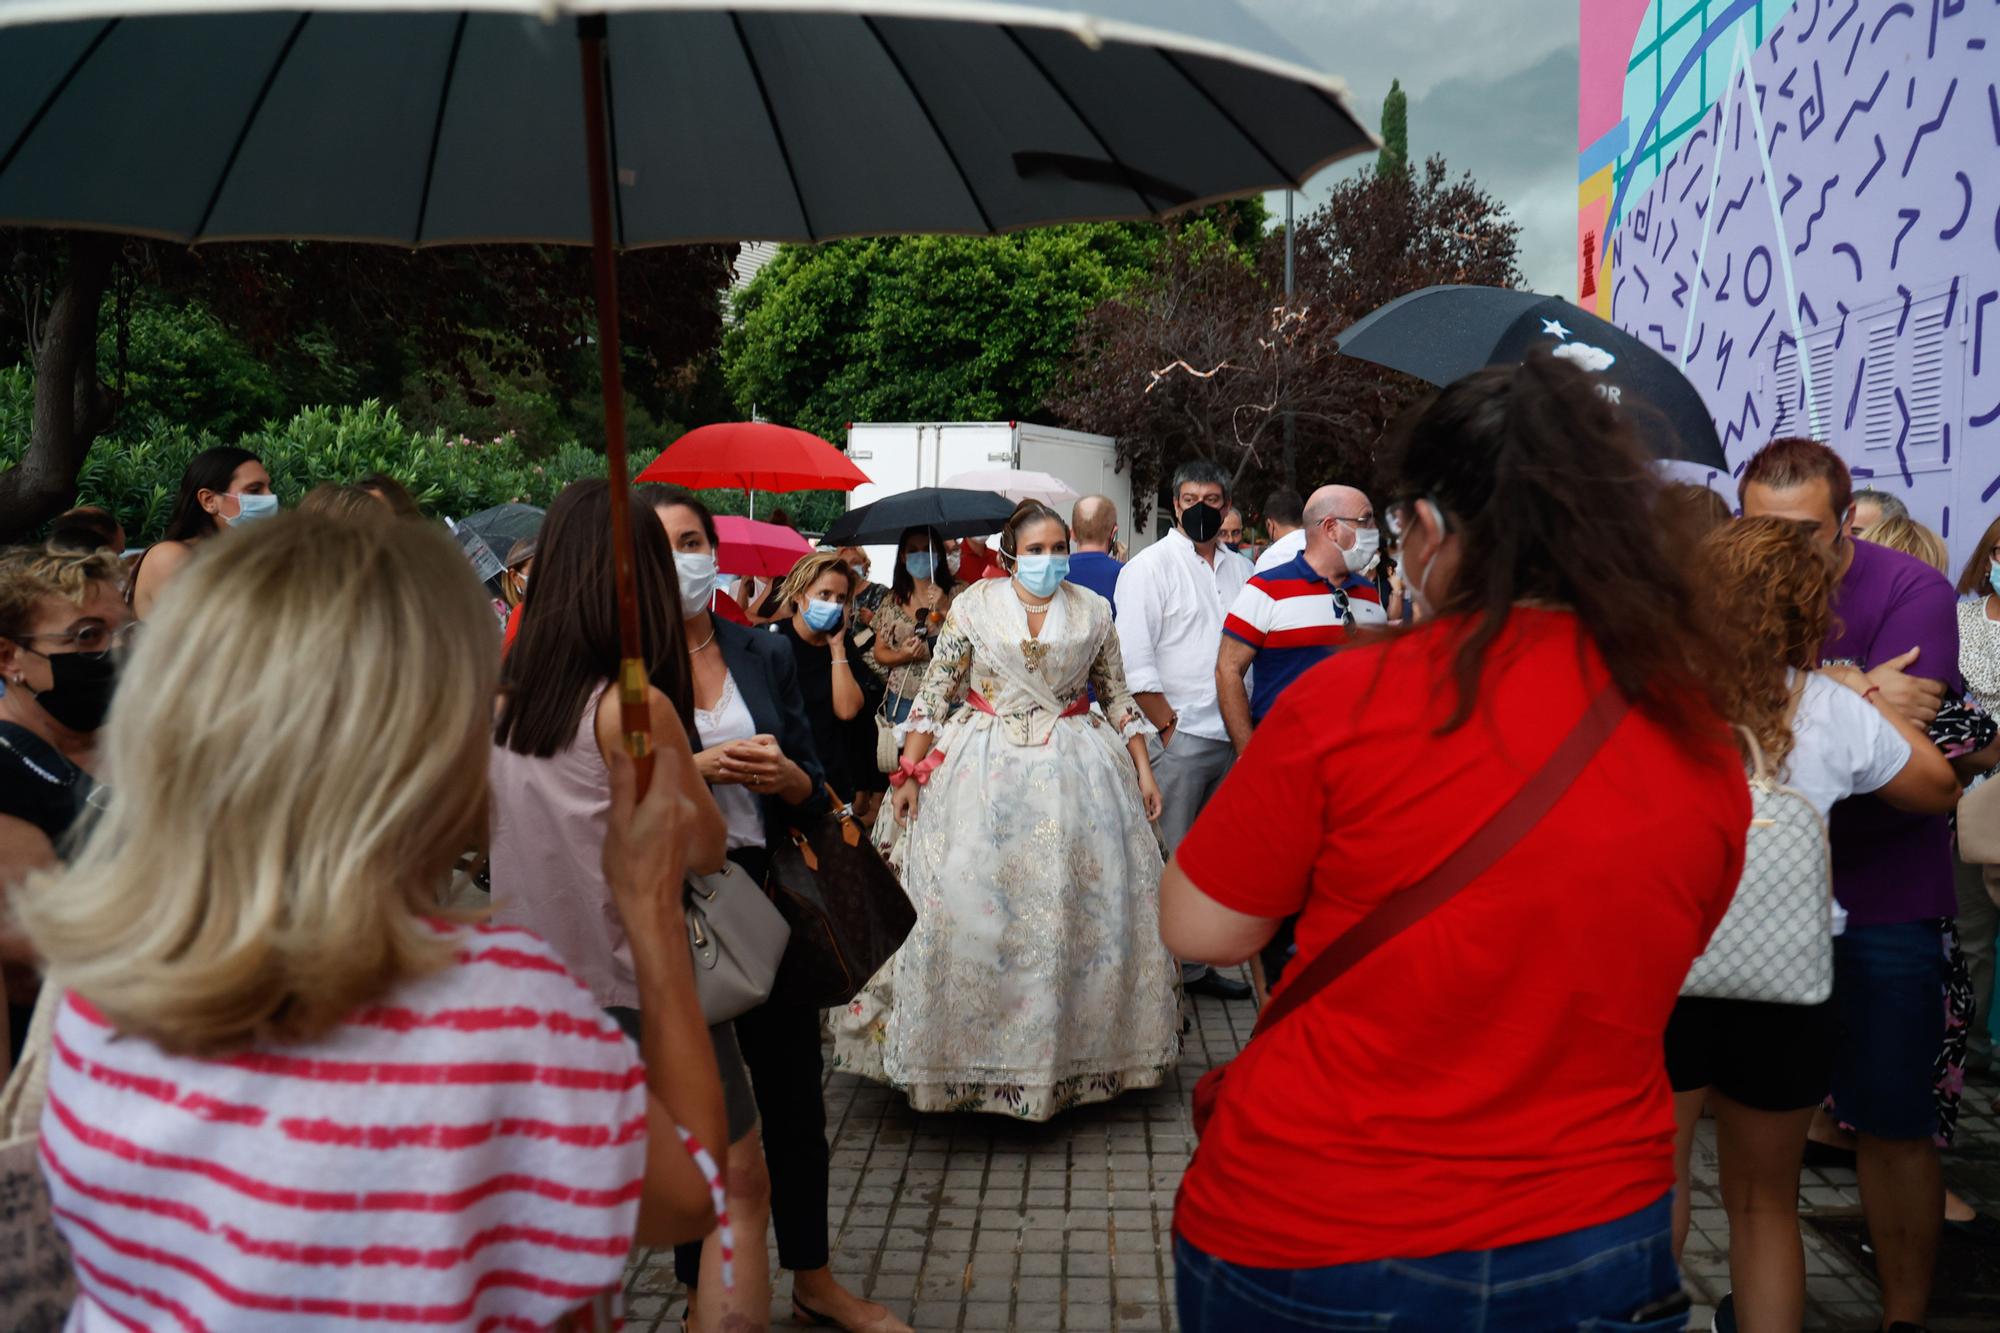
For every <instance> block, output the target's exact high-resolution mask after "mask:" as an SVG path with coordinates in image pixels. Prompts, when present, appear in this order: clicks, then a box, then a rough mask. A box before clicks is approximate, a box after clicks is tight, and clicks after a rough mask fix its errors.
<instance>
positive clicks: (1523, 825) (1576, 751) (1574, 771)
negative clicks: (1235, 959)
mask: <svg viewBox="0 0 2000 1333" xmlns="http://www.w3.org/2000/svg"><path fill="white" fill-rule="evenodd" d="M1626 712H1627V704H1626V702H1625V696H1624V695H1623V694H1621V693H1619V691H1618V687H1617V685H1616V684H1611V685H1606V686H1605V687H1604V689H1603V690H1602V691H1601V692H1600V693H1599V694H1598V696H1597V697H1596V698H1595V699H1593V700H1592V701H1591V704H1590V707H1589V708H1587V709H1585V710H1584V714H1583V717H1582V718H1581V719H1580V720H1579V721H1578V722H1577V724H1576V725H1575V726H1574V727H1572V728H1571V729H1570V733H1569V735H1567V736H1565V737H1564V738H1563V740H1562V743H1561V744H1560V745H1558V746H1556V750H1555V753H1554V754H1552V755H1550V756H1549V758H1548V762H1547V763H1545V764H1543V765H1542V766H1541V768H1539V769H1537V770H1536V771H1535V773H1534V775H1533V776H1531V777H1530V778H1529V779H1528V780H1527V782H1526V783H1525V784H1523V786H1522V787H1521V790H1519V791H1517V792H1515V793H1514V795H1513V796H1512V797H1510V798H1509V799H1508V801H1507V803H1506V804H1505V805H1503V806H1501V807H1500V809H1499V811H1498V812H1496V813H1495V814H1494V816H1493V817H1492V818H1491V819H1489V820H1487V821H1486V823H1485V824H1483V825H1481V826H1480V827H1479V828H1478V829H1477V830H1476V831H1475V832H1474V833H1473V835H1472V836H1471V837H1470V838H1468V839H1466V840H1465V841H1464V842H1463V843H1461V844H1459V846H1458V848H1457V850H1455V851H1454V852H1452V854H1451V855H1449V856H1447V857H1445V859H1444V861H1443V862H1442V863H1441V864H1440V865H1439V866H1438V867H1437V868H1436V869H1435V870H1433V871H1431V872H1430V873H1429V874H1428V875H1425V876H1424V877H1423V878H1422V879H1420V880H1418V881H1417V882H1416V883H1415V884H1412V885H1411V886H1410V887H1409V888H1407V889H1404V890H1403V891H1402V892H1400V893H1392V894H1390V895H1389V896H1388V897H1387V898H1384V899H1383V900H1382V901H1381V902H1380V903H1378V904H1376V906H1375V909H1374V910H1373V911H1371V912H1370V913H1368V915H1367V916H1364V917H1362V918H1361V920H1359V921H1357V922H1355V923H1354V925H1352V926H1350V927H1349V928H1348V929H1347V930H1346V931H1345V932H1343V933H1342V934H1341V936H1340V937H1339V938H1338V939H1336V940H1334V942H1333V943H1331V944H1329V945H1327V946H1326V948H1325V949H1323V950H1322V951H1321V952H1320V953H1319V955H1318V956H1317V957H1315V958H1314V959H1313V960H1312V962H1311V963H1309V964H1307V965H1306V966H1305V967H1304V968H1302V969H1301V970H1300V971H1299V973H1298V974H1297V976H1296V977H1295V978H1294V979H1293V980H1291V981H1289V982H1288V983H1286V985H1285V986H1284V987H1283V988H1282V989H1281V990H1280V991H1279V992H1278V994H1277V995H1275V996H1273V997H1272V999H1271V1002H1270V1003H1269V1004H1267V1005H1265V1006H1264V1011H1263V1012H1262V1013H1261V1014H1259V1015H1258V1016H1257V1026H1256V1027H1255V1028H1253V1029H1252V1030H1251V1032H1250V1040H1251V1041H1253V1042H1254V1041H1256V1039H1257V1038H1258V1037H1260V1036H1262V1035H1263V1034H1264V1033H1266V1032H1268V1031H1270V1030H1271V1029H1272V1028H1274V1027H1276V1026H1277V1025H1278V1024H1279V1023H1282V1022H1283V1021H1284V1020H1285V1019H1286V1018H1287V1017H1288V1016H1290V1015H1291V1014H1293V1013H1295V1012H1296V1011H1298V1010H1300V1009H1302V1008H1304V1007H1305V1005H1306V1003H1307V1002H1308V1001H1309V1000H1311V999H1312V998H1313V997H1315V996H1317V995H1318V994H1319V993H1320V992H1321V991H1324V990H1325V989H1326V988H1327V987H1328V986H1330V985H1332V984H1333V983H1334V982H1335V981H1338V980H1339V979H1340V978H1341V977H1342V976H1343V975H1345V974H1346V973H1347V971H1348V970H1349V969H1350V968H1352V967H1353V966H1354V965H1355V964H1356V963H1359V962H1360V961H1361V960H1362V959H1364V958H1366V957H1368V956H1369V955H1370V954H1372V953H1374V952H1375V950H1377V949H1379V948H1380V947H1382V946H1383V945H1384V944H1387V943H1388V942H1389V941H1390V940H1392V939H1394V938H1396V936H1398V935H1400V934H1402V933H1403V932H1404V931H1406V930H1408V929H1409V928H1410V927H1411V926H1414V925H1416V924H1417V923H1418V922H1419V921H1421V920H1423V919H1424V918H1425V917H1427V916H1429V915H1430V914H1431V913H1432V912H1434V911H1436V910H1437V909H1438V908H1440V907H1442V906H1444V905H1445V904H1446V903H1447V902H1449V901H1451V899H1452V898H1453V897H1455V896H1456V895H1457V894H1458V892H1459V890H1460V889H1463V888H1465V887H1467V886H1468V885H1470V884H1472V883H1474V882H1475V881H1477V880H1478V878H1479V877H1480V876H1481V875H1483V874H1485V873H1486V872H1487V871H1488V870H1490V869H1492V868H1493V866H1494V863H1496V862H1497V861H1499V860H1500V858H1501V857H1503V856H1505V855H1506V854H1507V853H1508V852H1510V851H1512V850H1513V848H1514V844H1515V843H1517V842H1519V841H1520V840H1521V839H1522V838H1524V837H1526V836H1527V834H1528V831H1529V830H1530V829H1532V828H1534V827H1535V825H1537V824H1539V823H1540V822H1541V821H1542V817H1543V816H1544V815H1546V814H1548V812H1549V811H1550V810H1551V809H1553V808H1554V806H1555V804H1556V802H1557V801H1559V800H1561V799H1562V795H1563V793H1564V792H1566V791H1568V790H1569V788H1570V784H1571V783H1573V782H1575V781H1576V779H1577V775H1578V774H1580V773H1582V772H1583V770H1584V769H1586V768H1588V767H1589V766H1590V761H1591V760H1592V759H1593V758H1595V757H1596V755H1597V752H1598V751H1599V750H1601V749H1603V748H1604V743H1605V742H1606V741H1608V740H1610V739H1611V733H1612V732H1614V731H1616V730H1618V724H1619V723H1620V722H1623V721H1624V720H1625V714H1626ZM1228 1068H1229V1065H1228V1064H1227V1063H1226V1062H1225V1063H1223V1064H1219V1065H1217V1066H1216V1067H1215V1068H1213V1069H1211V1070H1209V1071H1208V1072H1207V1073H1205V1074H1203V1075H1202V1076H1201V1078H1200V1080H1199V1081H1197V1082H1196V1083H1195V1085H1194V1108H1193V1110H1194V1132H1195V1137H1196V1138H1199V1137H1201V1134H1202V1132H1203V1131H1204V1130H1205V1129H1207V1128H1208V1122H1209V1120H1210V1119H1212V1118H1213V1117H1214V1115H1215V1108H1216V1107H1217V1106H1218V1105H1219V1104H1220V1102H1221V1098H1222V1084H1223V1074H1224V1072H1225V1071H1226V1070H1228Z"/></svg>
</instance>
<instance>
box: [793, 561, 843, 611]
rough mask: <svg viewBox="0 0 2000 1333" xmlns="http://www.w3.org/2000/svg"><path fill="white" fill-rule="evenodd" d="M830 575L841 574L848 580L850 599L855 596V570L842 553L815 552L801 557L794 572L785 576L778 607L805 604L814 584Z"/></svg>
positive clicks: (794, 566) (794, 567)
mask: <svg viewBox="0 0 2000 1333" xmlns="http://www.w3.org/2000/svg"><path fill="white" fill-rule="evenodd" d="M828 574H839V575H841V576H842V577H844V578H845V579H846V580H847V593H848V595H849V596H850V597H851V596H853V595H854V584H855V576H854V570H853V568H852V567H851V566H849V564H848V563H847V561H846V560H845V559H843V558H842V557H841V554H840V552H839V551H815V552H814V553H813V554H811V555H803V556H800V557H799V562H798V563H797V564H796V565H793V566H792V572H791V573H789V574H787V575H786V576H785V581H784V582H783V583H782V584H780V585H779V587H778V605H780V606H790V605H792V604H793V603H795V602H799V603H802V602H804V600H805V595H806V593H807V592H808V591H809V590H810V589H811V588H812V586H813V584H815V583H818V582H819V581H820V580H821V579H823V578H825V577H826V576H827V575H828Z"/></svg>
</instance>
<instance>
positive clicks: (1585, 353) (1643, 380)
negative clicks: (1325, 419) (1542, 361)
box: [1339, 286, 1729, 472]
mask: <svg viewBox="0 0 2000 1333" xmlns="http://www.w3.org/2000/svg"><path fill="white" fill-rule="evenodd" d="M1339 342H1340V350H1341V352H1342V353H1343V354H1344V355H1347V356H1352V357H1358V358H1360V359H1361V360H1363V361H1373V362H1374V363H1375V364H1377V365H1380V366H1387V367H1389V368H1390V369H1391V370H1400V371H1402V372H1404V373H1405V374H1408V375H1415V376H1416V377H1417V378H1418V379H1420V380H1428V381H1430V382H1431V383H1432V384H1450V383H1451V382H1452V381H1453V380H1456V379H1460V378H1462V377H1464V376H1466V375H1470V374H1471V373H1472V372H1473V371H1475V370H1479V369H1482V368H1484V367H1486V366H1494V365H1511V364H1514V363H1517V362H1519V361H1521V360H1523V359H1525V358H1526V357H1527V355H1528V354H1529V353H1530V352H1533V351H1536V350H1538V349H1539V350H1542V351H1547V352H1551V353H1553V354H1554V355H1556V356H1559V357H1561V358H1563V359H1564V360H1566V361H1569V362H1571V363H1572V364H1574V365H1576V366H1578V367H1579V368H1581V369H1583V370H1585V371H1588V372H1589V373H1590V376H1591V378H1592V379H1593V380H1594V381H1595V382H1596V385H1597V391H1598V393H1600V394H1602V395H1603V396H1604V397H1605V398H1608V399H1610V400H1611V401H1612V402H1613V403H1614V404H1616V405H1617V406H1618V407H1619V408H1620V409H1621V410H1622V411H1624V412H1625V414H1626V416H1627V419H1628V420H1630V422H1631V423H1632V426H1633V428H1634V429H1635V430H1636V431H1637V432H1638V434H1639V437H1640V438H1641V439H1642V440H1644V441H1645V443H1646V444H1647V445H1648V447H1650V448H1651V449H1652V451H1653V452H1654V453H1655V454H1656V455H1657V456H1659V457H1660V458H1663V459H1678V460H1681V461H1683V462H1688V463H1698V464H1702V465H1704V466H1707V467H1712V468H1715V469H1716V470H1717V471H1723V472H1726V471H1728V469H1729V464H1728V463H1727V462H1725V461H1724V459H1723V456H1722V441H1721V439H1720V438H1718V437H1717V435H1716V433H1715V418H1714V417H1712V416H1710V415H1709V411H1708V404H1707V403H1705V402H1703V401H1702V397H1701V391H1700V390H1699V389H1697V388H1695V387H1694V384H1693V383H1692V382H1690V381H1689V379H1688V377H1687V376H1686V375H1683V374H1682V373H1681V371H1680V367H1678V366H1676V365H1675V364H1674V363H1673V362H1671V361H1669V360H1667V358H1665V357H1664V356H1661V355H1660V354H1659V352H1657V351H1655V350H1654V349H1653V348H1651V347H1648V346H1647V345H1646V344H1645V343H1643V342H1640V341H1639V340H1638V339H1637V338H1634V337H1633V336H1632V335H1631V334H1629V333H1627V332H1625V331H1624V330H1623V329H1621V328H1619V327H1617V326H1616V325H1615V324H1607V323H1606V322H1605V321H1603V320H1601V319H1599V318H1598V317H1597V316H1595V315H1593V314H1591V313H1590V312H1588V311H1586V310H1580V309H1578V308H1577V307H1576V306H1573V305H1571V304H1570V303H1569V302H1568V301H1565V300H1563V299H1562V298H1561V297H1557V296H1543V295H1541V294H1540V293H1538V292H1522V291H1514V290H1511V289H1509V288H1505V287H1473V286H1445V287H1426V288H1424V289H1423V290H1422V291H1418V292H1411V293H1410V294H1409V295H1408V296H1399V297H1397V298H1396V299H1395V300H1393V301H1391V302H1389V304H1387V305H1385V306H1383V307H1382V308H1381V309H1379V310H1377V311H1375V312H1373V313H1372V314H1368V315H1364V316H1363V317H1362V318H1361V319H1360V320H1358V321H1357V322H1355V323H1354V324H1353V325H1352V326H1350V327H1349V328H1348V329H1347V330H1346V331H1345V332H1344V333H1342V334H1341V335H1340V339H1339Z"/></svg>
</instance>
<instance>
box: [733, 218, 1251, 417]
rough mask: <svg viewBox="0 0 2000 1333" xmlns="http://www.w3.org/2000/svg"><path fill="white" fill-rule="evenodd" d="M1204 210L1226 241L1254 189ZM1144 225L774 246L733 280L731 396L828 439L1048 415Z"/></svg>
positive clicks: (1235, 240) (1244, 231)
mask: <svg viewBox="0 0 2000 1333" xmlns="http://www.w3.org/2000/svg"><path fill="white" fill-rule="evenodd" d="M1200 216H1201V219H1202V223H1201V225H1203V226H1205V227H1207V228H1208V229H1209V230H1210V231H1211V232H1212V233H1214V234H1218V235H1221V236H1224V237H1225V238H1226V239H1227V240H1228V242H1229V243H1230V244H1232V245H1237V246H1251V245H1255V244H1256V243H1257V241H1258V240H1259V238H1261V236H1262V234H1263V230H1264V222H1265V212H1264V207H1263V203H1262V201H1261V200H1248V201H1241V202H1238V203H1232V204H1229V205H1225V206H1222V207H1219V208H1215V209H1210V210H1207V211H1205V212H1204V213H1203V214H1201V215H1200ZM1161 235H1162V233H1161V230H1160V228H1158V227H1156V226H1152V225H1142V224H1125V223H1093V224H1079V225H1074V226H1062V227H1043V228H1036V229H1032V230H1028V231H1020V232H1012V233H1009V234H1006V235H1002V236H909V237H892V238H869V239H861V240H848V241H832V242H829V243H827V244H825V245H819V246H785V247H784V248H782V249H781V250H779V252H778V255H777V258H775V259H774V260H772V261H771V263H769V264H768V265H766V266H765V267H764V269H763V270H762V271H761V272H759V273H758V275H757V276H756V278H755V279H753V280H752V281H751V283H750V285H749V286H748V287H747V288H746V289H745V290H744V291H743V292H741V293H740V294H739V296H738V298H737V302H736V311H735V313H736V317H737V318H736V323H735V325H734V326H733V327H732V328H731V329H730V330H729V332H728V333H727V335H725V337H724V340H723V358H722V365H723V373H724V375H725V378H726V380H727V383H728V388H729V391H730V393H731V394H732V395H733V397H734V398H735V401H736V406H737V408H738V410H739V411H741V412H742V413H744V414H745V415H748V414H749V413H750V412H751V411H752V410H753V409H754V410H755V411H756V412H757V413H758V414H759V415H761V416H763V417H766V418H769V419H771V420H774V421H782V422H785V423H787V424H789V425H794V426H798V427H800V428H802V429H805V430H810V431H812V432H814V433H815V434H818V435H821V436H823V437H825V438H827V439H829V440H833V441H835V442H839V441H841V440H842V439H843V438H844V437H845V435H846V429H847V423H848V422H850V421H954V420H955V421H994V420H1025V419H1046V417H1047V411H1046V408H1045V406H1044V404H1045V401H1046V399H1047V398H1048V395H1049V394H1050V392H1051V391H1052V390H1053V389H1054V387H1055V385H1056V383H1057V381H1058V380H1059V379H1060V377H1061V375H1062V373H1063V369H1064V366H1065V363H1066V361H1067V358H1068V356H1069V353H1070V350H1071V348H1072V347H1073V346H1074V345H1075V342H1076V333H1077V329H1078V327H1079V325H1080V324H1081V322H1082V320H1083V318H1084V316H1085V315H1086V314H1087V313H1088V312H1089V311H1090V310H1091V309H1092V308H1093V307H1095V306H1096V305H1098V304H1099V303H1100V302H1101V301H1103V300H1105V299H1107V298H1108V297H1110V296H1113V295H1115V294H1116V293H1118V292H1120V291H1122V290H1124V288H1125V287H1126V286H1128V285H1129V284H1130V283H1131V282H1132V281H1133V280H1134V279H1135V278H1136V277H1137V276H1138V275H1139V274H1141V273H1143V272H1144V271H1145V270H1146V268H1147V266H1148V265H1149V264H1150V263H1151V262H1152V259H1153V256H1154V254H1155V253H1156V252H1157V250H1158V248H1159V244H1160V237H1161Z"/></svg>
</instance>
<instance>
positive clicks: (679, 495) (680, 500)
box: [632, 481, 722, 586]
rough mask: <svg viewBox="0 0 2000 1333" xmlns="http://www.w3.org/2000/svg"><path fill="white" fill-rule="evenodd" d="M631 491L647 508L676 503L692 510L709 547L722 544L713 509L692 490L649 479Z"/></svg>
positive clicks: (659, 508) (668, 507)
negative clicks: (699, 521) (717, 532)
mask: <svg viewBox="0 0 2000 1333" xmlns="http://www.w3.org/2000/svg"><path fill="white" fill-rule="evenodd" d="M632 493H633V494H634V495H636V496H638V497H639V499H640V500H642V501H644V502H645V504H646V507H647V508H649V509H653V510H656V511H657V510H661V509H672V508H674V507H675V506H676V505H678V506H680V507H682V508H684V509H688V510H691V511H693V513H694V516H695V517H696V518H697V519H699V520H701V530H702V532H703V534H704V535H706V536H707V538H708V544H709V545H710V546H711V547H719V546H720V545H722V541H721V539H720V538H719V537H717V536H716V532H715V511H714V510H712V509H710V508H709V507H708V505H707V503H706V502H704V501H703V500H702V499H701V498H700V497H698V496H697V495H695V493H694V492H693V491H687V490H682V489H681V488H680V487H678V486H669V485H667V484H666V483H665V482H663V481H649V482H647V483H646V484H645V485H643V486H637V487H634V488H633V491H632ZM676 586H678V585H676Z"/></svg>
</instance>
